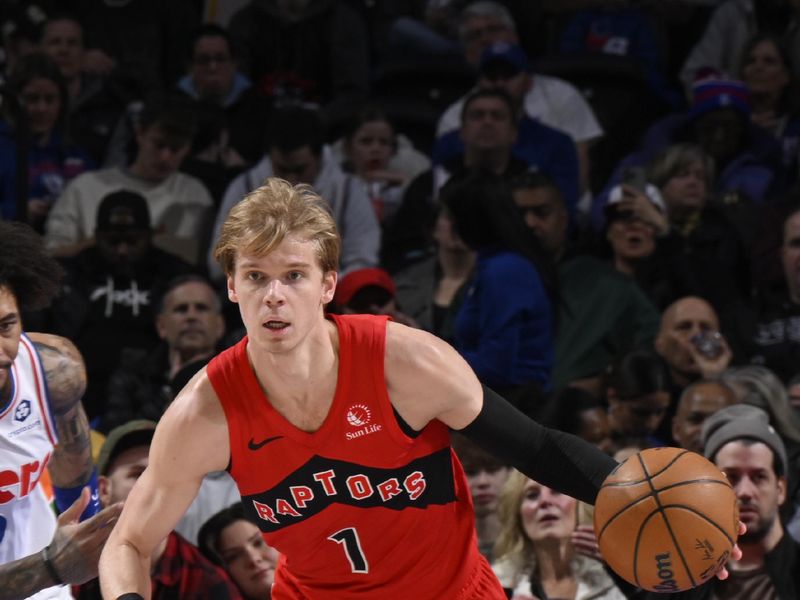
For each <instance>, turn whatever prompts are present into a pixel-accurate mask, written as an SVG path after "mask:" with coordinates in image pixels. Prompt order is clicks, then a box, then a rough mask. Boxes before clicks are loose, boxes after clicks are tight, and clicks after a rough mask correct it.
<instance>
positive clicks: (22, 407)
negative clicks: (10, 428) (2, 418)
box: [14, 400, 31, 423]
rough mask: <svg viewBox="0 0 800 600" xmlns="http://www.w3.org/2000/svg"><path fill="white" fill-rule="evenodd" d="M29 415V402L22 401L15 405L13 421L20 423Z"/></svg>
mask: <svg viewBox="0 0 800 600" xmlns="http://www.w3.org/2000/svg"><path fill="white" fill-rule="evenodd" d="M30 415H31V401H30V400H23V401H22V402H20V403H19V404H18V405H17V409H16V410H15V411H14V420H15V421H19V422H20V423H22V422H23V421H24V420H25V419H27V418H28V417H29V416H30Z"/></svg>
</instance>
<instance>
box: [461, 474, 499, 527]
mask: <svg viewBox="0 0 800 600" xmlns="http://www.w3.org/2000/svg"><path fill="white" fill-rule="evenodd" d="M466 475H467V481H468V482H469V490H470V492H471V493H472V503H473V505H474V506H475V516H476V517H478V518H483V517H487V516H489V515H492V514H494V513H496V512H497V499H498V498H499V496H500V491H501V490H502V489H503V484H504V483H505V482H506V479H508V468H507V467H500V466H498V467H495V468H486V467H481V468H479V469H467V470H466Z"/></svg>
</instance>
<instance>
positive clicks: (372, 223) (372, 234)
mask: <svg viewBox="0 0 800 600" xmlns="http://www.w3.org/2000/svg"><path fill="white" fill-rule="evenodd" d="M272 175H273V172H272V163H271V162H270V160H269V157H268V156H264V158H262V159H261V160H260V161H259V162H258V163H257V164H256V165H255V166H254V167H253V168H251V169H250V170H248V171H245V172H244V173H242V174H241V175H239V176H238V177H237V178H236V179H234V180H233V181H232V182H231V184H230V185H229V186H228V189H227V190H226V191H225V196H224V197H223V199H222V204H221V205H220V207H219V212H218V213H217V218H216V221H215V222H214V233H213V237H212V244H211V248H210V249H209V253H208V272H209V274H210V275H211V277H212V278H213V279H216V280H219V279H220V278H221V277H222V270H221V269H220V266H219V265H218V264H217V262H216V261H215V260H214V247H215V246H216V243H217V240H218V239H219V234H220V230H221V229H222V224H223V222H224V221H225V219H226V218H227V217H228V213H229V212H230V210H231V208H233V205H234V204H236V203H237V202H239V201H240V200H241V199H242V198H244V197H245V195H246V194H248V193H249V192H251V191H253V190H254V189H256V188H257V187H258V186H259V185H261V183H262V182H263V181H264V180H265V179H267V178H268V177H272ZM314 189H315V190H316V192H317V193H318V194H319V195H320V196H322V197H323V198H324V199H325V200H327V201H328V203H329V204H330V206H331V212H332V213H333V218H334V220H335V221H336V226H337V227H338V228H339V233H340V235H341V236H342V257H341V261H340V265H339V267H340V272H341V273H342V274H345V273H347V272H348V271H352V270H354V269H360V268H363V267H373V266H375V265H377V264H378V253H379V251H380V244H381V230H380V225H379V224H378V219H377V218H376V216H375V211H374V209H373V208H372V204H371V203H370V201H369V197H368V196H367V190H366V189H365V187H364V184H363V183H362V182H361V181H360V180H359V179H358V178H356V177H353V176H351V175H347V174H346V173H344V171H342V169H341V168H340V167H339V165H338V164H337V163H336V160H335V159H334V158H333V156H332V154H331V150H330V148H329V147H328V146H325V147H324V148H323V150H322V167H321V168H320V172H319V175H317V179H316V181H314Z"/></svg>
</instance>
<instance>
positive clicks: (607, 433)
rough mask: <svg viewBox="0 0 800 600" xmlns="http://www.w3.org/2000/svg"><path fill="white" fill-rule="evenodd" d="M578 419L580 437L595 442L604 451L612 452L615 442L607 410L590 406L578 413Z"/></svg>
mask: <svg viewBox="0 0 800 600" xmlns="http://www.w3.org/2000/svg"><path fill="white" fill-rule="evenodd" d="M578 419H579V421H580V428H579V429H578V437H581V438H583V439H584V440H586V441H587V442H589V443H590V444H594V445H595V446H597V447H598V448H599V449H600V450H602V451H603V452H610V451H611V448H612V446H613V444H612V442H611V428H610V427H609V424H608V415H607V414H606V411H605V410H603V409H602V408H599V407H598V408H589V409H587V410H583V411H581V412H580V413H578Z"/></svg>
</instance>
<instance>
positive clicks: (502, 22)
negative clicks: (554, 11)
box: [436, 0, 603, 191]
mask: <svg viewBox="0 0 800 600" xmlns="http://www.w3.org/2000/svg"><path fill="white" fill-rule="evenodd" d="M459 37H460V39H461V43H462V45H463V47H464V57H465V58H466V60H467V62H469V63H470V64H471V65H474V66H475V67H476V68H477V67H478V64H479V62H480V59H481V56H482V55H483V53H484V51H485V50H486V49H487V48H488V47H489V46H490V45H492V44H493V43H495V42H505V43H507V44H518V43H519V39H518V36H517V30H516V25H515V23H514V20H513V18H512V16H511V13H510V12H508V9H506V8H505V7H504V6H503V5H502V4H499V3H497V2H490V1H486V0H480V1H478V2H472V3H471V4H469V5H468V6H467V7H466V8H464V9H463V10H462V12H461V16H460V23H459ZM495 74H496V72H495ZM513 79H515V78H513V77H512V78H509V79H506V82H511V80H513ZM516 79H517V80H519V79H520V78H519V77H517V78H516ZM519 83H520V85H521V86H522V88H523V92H524V100H523V101H522V106H523V109H524V111H525V115H526V116H528V117H530V118H532V119H536V120H537V121H540V122H541V123H542V124H544V125H547V126H549V127H552V128H554V129H558V130H560V131H563V132H564V133H566V134H567V135H569V136H570V137H571V138H572V141H573V142H574V143H575V146H576V148H577V151H578V162H579V165H580V189H581V190H582V191H583V190H586V189H588V182H589V173H590V165H589V146H590V145H591V143H592V142H594V141H596V140H597V139H599V138H600V137H601V136H602V135H603V129H602V128H601V126H600V124H599V123H598V121H597V118H596V117H595V115H594V113H593V112H592V109H591V107H590V106H589V104H588V103H587V102H586V100H585V99H584V98H583V96H582V95H581V93H580V92H579V91H578V90H577V89H576V88H575V87H574V86H573V85H572V84H571V83H569V82H567V81H564V80H563V79H558V78H556V77H550V76H548V75H542V74H540V73H533V72H532V71H529V70H528V69H526V73H524V74H523V78H522V80H520V81H519ZM525 85H527V87H525ZM463 102H464V98H462V99H460V100H459V101H457V102H456V103H454V104H453V105H451V106H450V107H448V108H447V110H446V111H445V112H444V113H443V114H442V116H441V117H440V118H439V123H438V125H437V127H436V135H437V137H438V136H441V135H444V134H445V133H448V132H449V131H454V130H457V129H458V126H459V121H460V119H459V115H460V114H461V111H462V104H463Z"/></svg>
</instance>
